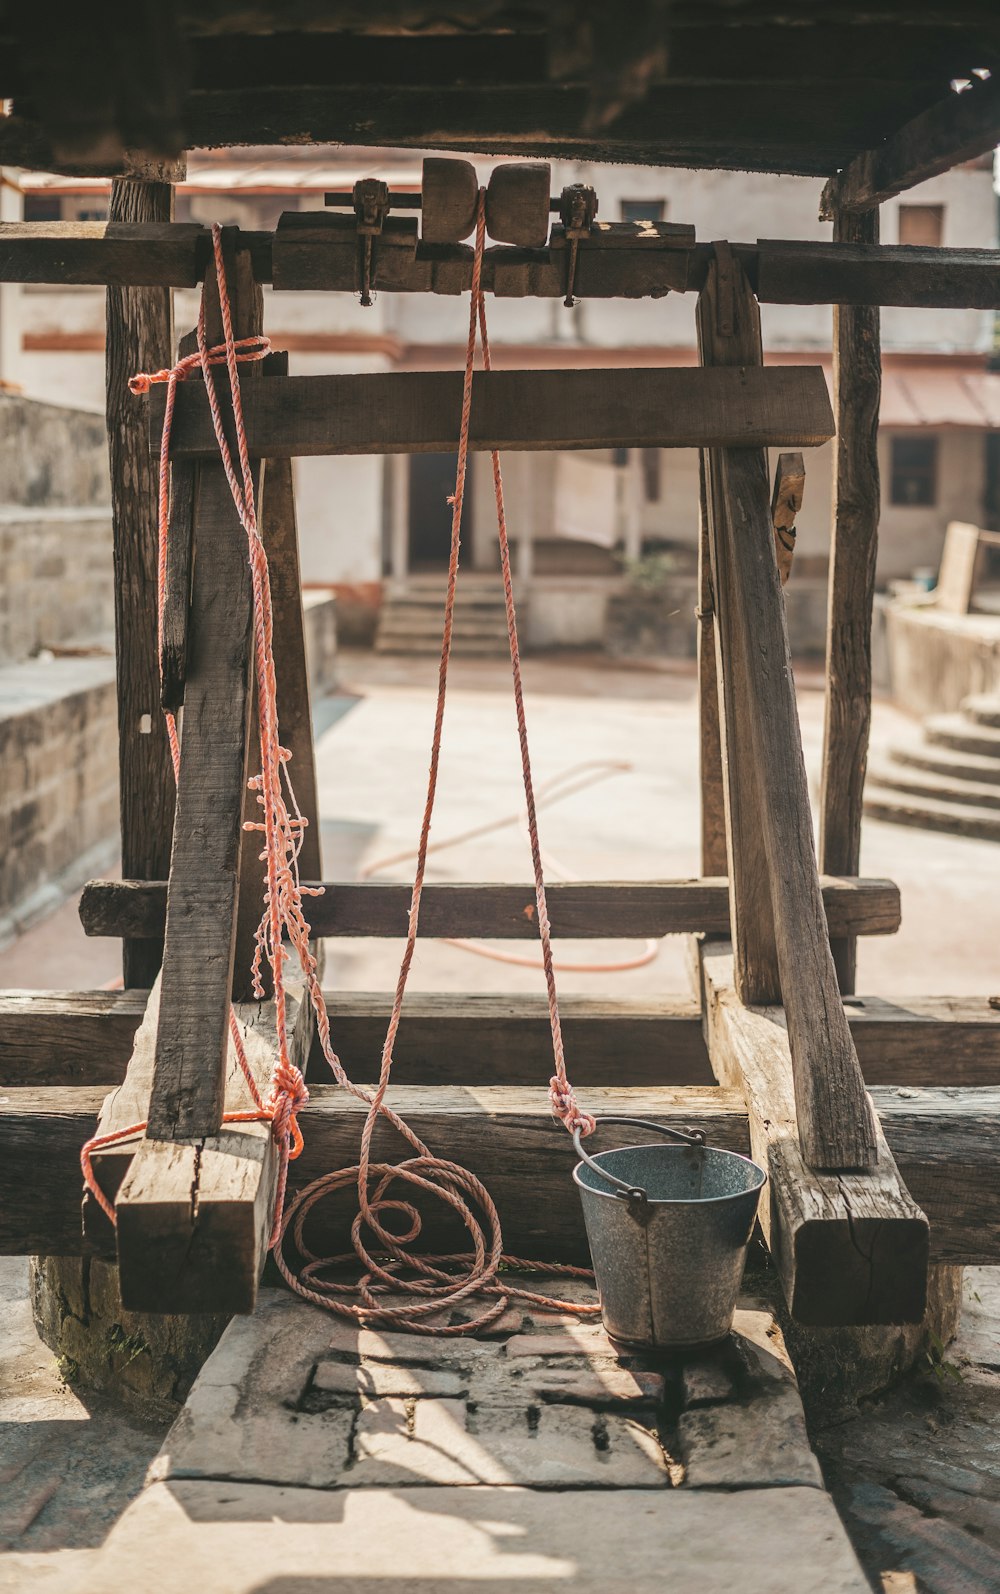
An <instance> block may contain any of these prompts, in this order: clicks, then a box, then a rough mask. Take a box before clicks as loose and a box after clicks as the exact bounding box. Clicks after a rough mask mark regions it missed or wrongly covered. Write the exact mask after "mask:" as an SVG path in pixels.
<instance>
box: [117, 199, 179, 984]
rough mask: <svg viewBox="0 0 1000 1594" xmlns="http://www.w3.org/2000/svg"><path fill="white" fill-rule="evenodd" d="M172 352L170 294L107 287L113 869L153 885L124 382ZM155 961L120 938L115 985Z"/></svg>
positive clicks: (143, 512) (159, 823)
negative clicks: (115, 814) (117, 840)
mask: <svg viewBox="0 0 1000 1594" xmlns="http://www.w3.org/2000/svg"><path fill="white" fill-rule="evenodd" d="M172 216H173V188H172V187H171V185H170V184H169V183H152V182H130V181H127V180H124V179H119V180H117V181H115V182H114V183H113V184H112V186H111V201H110V207H109V211H108V218H109V223H110V224H111V225H112V226H113V225H114V224H115V223H119V222H132V223H135V222H141V223H158V224H162V223H165V222H169V221H170V220H171V218H172ZM172 351H173V336H172V332H171V312H170V289H169V288H166V287H142V288H129V287H118V286H115V287H109V288H108V292H107V356H106V366H107V370H106V378H107V421H108V447H109V451H110V459H111V512H112V522H113V527H114V565H115V651H116V658H117V675H118V767H119V807H120V812H121V831H122V869H123V871H124V873H125V874H126V876H135V877H136V878H137V879H140V880H162V879H163V877H164V875H165V874H166V871H167V868H168V866H169V863H170V838H171V835H172V832H173V822H174V776H173V770H172V769H171V767H170V748H169V745H168V743H167V735H166V729H165V727H164V724H163V716H162V714H161V713H160V683H159V679H158V661H157V652H156V640H155V639H156V558H157V554H156V543H157V539H156V524H157V466H156V462H155V461H154V460H152V459H151V458H150V454H149V440H148V420H147V416H146V410H147V405H146V403H145V402H144V401H143V400H142V399H138V398H134V397H133V396H132V394H131V393H130V392H129V390H128V381H129V378H130V377H131V376H134V375H135V373H136V372H137V371H159V370H161V369H162V368H163V367H164V366H167V365H169V364H170V361H171V358H172ZM162 956H163V943H162V939H160V940H157V939H153V940H148V941H131V940H126V941H125V942H124V943H123V945H122V968H123V975H124V980H125V984H126V985H127V986H129V985H150V984H151V983H152V981H153V979H154V977H155V975H156V972H157V970H158V969H159V967H160V962H161V959H162Z"/></svg>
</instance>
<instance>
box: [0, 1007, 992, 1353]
mask: <svg viewBox="0 0 1000 1594" xmlns="http://www.w3.org/2000/svg"><path fill="white" fill-rule="evenodd" d="M748 1016H749V1017H751V1018H756V1017H757V1016H758V1015H753V1014H751V1015H748ZM764 1022H766V1020H765V1021H764ZM772 1027H774V1026H772ZM6 1095H7V1098H8V1099H7V1100H6V1101H5V1103H4V1105H3V1110H2V1112H0V1253H6V1254H10V1253H13V1254H20V1255H24V1254H30V1253H32V1252H42V1253H46V1252H47V1253H49V1254H50V1255H65V1256H71V1255H74V1254H78V1253H79V1250H80V1244H81V1241H80V1218H79V1212H80V1207H79V1151H80V1145H81V1143H82V1141H83V1140H84V1139H85V1138H86V1137H87V1135H88V1134H90V1133H91V1132H92V1129H93V1121H94V1114H95V1112H96V1111H97V1108H98V1107H99V1105H100V1096H101V1093H100V1091H98V1090H95V1089H93V1088H90V1087H78V1088H76V1089H73V1090H58V1089H38V1088H31V1089H27V1090H22V1091H9V1092H7V1093H6ZM873 1099H874V1101H875V1103H876V1106H877V1108H878V1111H879V1114H880V1117H881V1120H882V1123H883V1127H884V1129H885V1133H886V1138H887V1140H888V1143H889V1145H890V1147H892V1148H893V1150H894V1152H895V1155H896V1156H897V1158H898V1161H899V1171H900V1173H901V1175H902V1176H903V1177H904V1178H905V1179H906V1180H907V1182H908V1183H909V1184H910V1185H911V1186H912V1188H913V1189H914V1190H915V1191H916V1190H918V1189H920V1190H921V1199H922V1200H923V1201H924V1202H925V1204H926V1209H927V1212H928V1216H929V1218H930V1224H931V1257H932V1259H934V1260H940V1261H949V1262H955V1263H970V1264H991V1263H996V1262H997V1260H998V1259H1000V1181H998V1179H997V1171H996V1145H997V1138H998V1135H1000V1090H998V1089H981V1090H978V1091H968V1090H959V1091H954V1090H943V1089H941V1090H928V1091H917V1090H911V1091H907V1093H906V1094H905V1095H900V1094H899V1093H898V1092H897V1091H896V1090H893V1089H890V1090H876V1091H874V1092H873ZM388 1100H389V1103H390V1105H391V1106H393V1107H394V1108H395V1109H396V1110H397V1111H400V1112H402V1113H403V1114H404V1115H405V1117H406V1119H407V1121H408V1122H409V1123H410V1124H412V1126H413V1128H414V1129H415V1130H416V1131H417V1133H418V1134H419V1135H421V1136H422V1137H423V1138H424V1139H425V1141H426V1142H427V1143H428V1144H429V1145H430V1146H431V1147H433V1148H434V1149H435V1150H440V1151H442V1152H446V1153H447V1155H449V1156H450V1157H452V1158H453V1159H454V1160H455V1161H457V1162H460V1163H462V1164H464V1166H466V1167H468V1168H471V1169H472V1170H473V1171H474V1172H475V1173H477V1174H478V1175H479V1176H480V1177H482V1178H483V1179H484V1180H485V1182H486V1184H487V1186H488V1187H489V1189H490V1191H491V1193H492V1195H493V1196H494V1198H495V1199H496V1201H497V1204H498V1207H499V1209H500V1214H501V1219H502V1221H503V1225H504V1241H505V1244H506V1245H507V1247H508V1249H509V1250H511V1251H513V1252H514V1253H516V1254H519V1255H522V1256H535V1257H539V1258H542V1257H549V1258H556V1259H560V1260H563V1261H573V1260H577V1261H584V1260H586V1242H585V1239H584V1231H583V1221H582V1217H581V1213H580V1204H579V1198H578V1196H577V1192H576V1189H575V1188H574V1186H573V1183H572V1180H571V1178H570V1174H571V1170H572V1167H573V1162H574V1154H573V1147H572V1144H571V1142H570V1139H569V1136H568V1135H567V1134H566V1133H565V1131H564V1130H562V1129H561V1128H560V1126H559V1125H558V1124H554V1123H553V1120H552V1114H551V1109H550V1106H549V1100H548V1091H547V1089H546V1088H545V1087H544V1086H542V1087H538V1088H535V1089H524V1088H504V1087H497V1086H492V1087H491V1086H464V1087H459V1086H456V1087H454V1088H448V1087H445V1086H441V1085H430V1086H419V1085H415V1086H403V1085H400V1086H393V1087H392V1088H391V1089H390V1091H389V1096H388ZM584 1100H585V1105H586V1106H587V1107H588V1108H590V1109H592V1110H593V1111H595V1112H596V1113H598V1114H599V1115H600V1114H602V1113H606V1114H611V1113H625V1114H630V1115H633V1116H635V1117H648V1118H652V1119H654V1120H659V1121H660V1122H661V1123H667V1124H671V1123H672V1124H674V1125H675V1126H676V1127H678V1128H683V1127H684V1126H691V1127H693V1128H701V1129H704V1131H705V1133H706V1135H707V1136H708V1139H709V1141H710V1143H711V1144H712V1145H717V1146H724V1147H728V1148H730V1149H732V1150H734V1151H742V1152H744V1153H745V1152H747V1151H748V1149H749V1148H750V1141H749V1136H748V1129H747V1118H746V1110H745V1108H744V1104H743V1101H742V1098H741V1096H740V1094H739V1092H737V1091H735V1090H729V1089H720V1088H718V1087H715V1086H711V1087H708V1088H706V1089H690V1088H689V1089H670V1088H658V1089H653V1088H650V1087H643V1088H638V1089H631V1090H629V1089H617V1088H605V1089H599V1088H597V1087H596V1086H595V1087H592V1088H590V1089H588V1091H587V1092H586V1096H585V1098H584ZM363 1116H364V1108H363V1106H362V1104H360V1103H355V1102H354V1101H353V1100H352V1099H351V1098H349V1097H347V1096H345V1094H344V1092H343V1091H342V1090H340V1089H338V1088H337V1087H335V1086H323V1085H317V1086H314V1087H313V1088H312V1091H311V1099H310V1102H309V1105H308V1106H307V1107H306V1108H305V1109H304V1112H303V1114H302V1129H303V1133H304V1136H305V1150H304V1152H303V1154H302V1156H301V1157H300V1158H299V1160H298V1161H297V1162H294V1163H292V1165H291V1176H292V1184H291V1187H292V1189H293V1190H294V1189H296V1188H301V1186H302V1185H304V1184H306V1183H308V1181H309V1180H311V1179H314V1178H316V1177H317V1176H319V1175H320V1174H323V1173H327V1172H329V1170H330V1169H331V1168H335V1167H344V1166H345V1165H348V1164H350V1163H353V1162H354V1161H355V1160H356V1158H357V1148H358V1139H359V1135H360V1132H361V1123H362V1119H363ZM613 1133H618V1131H617V1130H615V1131H611V1130H609V1131H607V1135H606V1137H604V1138H603V1139H602V1144H606V1145H611V1144H613V1143H614V1142H613V1140H612V1138H611V1137H612V1134H613ZM791 1144H792V1145H794V1137H792V1140H791ZM374 1155H375V1156H376V1157H377V1158H378V1157H382V1156H386V1157H396V1156H398V1155H399V1139H398V1136H397V1135H396V1134H395V1133H394V1131H392V1130H389V1129H385V1128H382V1127H380V1128H379V1129H378V1130H377V1131H376V1135H375V1141H374ZM772 1177H773V1175H772ZM825 1184H827V1185H830V1186H835V1187H836V1188H837V1189H838V1190H841V1191H842V1190H844V1189H847V1190H851V1189H852V1185H851V1183H850V1182H848V1181H845V1180H843V1179H841V1180H826V1181H825ZM850 1199H851V1200H852V1201H853V1199H854V1198H853V1194H852V1195H851V1197H850ZM834 1200H836V1201H837V1202H838V1206H837V1209H836V1210H838V1211H839V1212H840V1214H841V1216H842V1215H843V1213H844V1211H845V1209H846V1205H847V1200H848V1196H846V1195H841V1196H839V1197H836V1196H831V1201H834ZM764 1208H765V1204H763V1203H762V1215H763V1216H764V1217H765V1219H766V1217H767V1214H766V1212H765V1210H764ZM425 1210H426V1219H425V1228H424V1234H423V1237H424V1240H425V1241H426V1243H427V1244H428V1245H429V1246H437V1245H438V1244H440V1245H441V1246H442V1248H443V1249H461V1250H464V1249H466V1243H467V1242H466V1241H465V1240H464V1239H463V1234H462V1233H460V1232H456V1230H455V1229H454V1228H452V1227H451V1226H450V1225H449V1223H448V1221H447V1219H445V1218H444V1217H443V1209H442V1208H441V1207H440V1206H439V1205H438V1203H428V1204H427V1207H426V1209H425ZM826 1210H827V1208H826V1206H825V1205H824V1206H823V1207H821V1208H820V1211H826ZM352 1214H353V1207H352V1206H351V1205H350V1203H349V1201H348V1200H347V1199H346V1198H345V1200H344V1202H343V1204H342V1205H341V1204H340V1203H339V1202H337V1203H331V1204H330V1207H329V1208H328V1209H327V1211H326V1212H325V1213H321V1215H320V1218H319V1219H318V1221H317V1222H316V1224H315V1226H314V1228H312V1229H311V1230H310V1232H311V1233H312V1235H313V1237H314V1239H315V1242H316V1246H317V1249H318V1250H320V1251H322V1250H323V1249H324V1248H326V1249H328V1250H329V1251H336V1250H344V1249H346V1248H347V1245H348V1243H349V1242H348V1240H347V1224H348V1223H349V1222H350V1217H351V1215H352ZM864 1221H865V1219H864V1215H863V1212H861V1213H859V1217H858V1222H860V1223H862V1224H864ZM917 1226H918V1227H919V1224H918V1225H917ZM836 1227H837V1223H836V1222H835V1221H830V1220H828V1219H826V1218H824V1217H822V1216H820V1215H819V1212H817V1213H816V1215H815V1217H814V1220H813V1222H812V1228H813V1230H817V1229H821V1230H822V1231H823V1232H822V1233H821V1234H819V1235H815V1234H814V1235H812V1236H810V1238H815V1239H816V1240H817V1243H819V1242H820V1241H822V1243H823V1245H824V1246H825V1245H826V1244H827V1243H828V1242H827V1231H829V1230H834V1229H836ZM862 1232H865V1231H864V1230H862ZM924 1232H925V1233H926V1231H924ZM879 1255H881V1248H880V1249H879ZM807 1265H809V1266H810V1267H812V1266H813V1263H812V1260H811V1258H810V1255H809V1254H808V1252H807V1251H806V1247H805V1245H803V1247H802V1254H801V1255H800V1257H799V1274H800V1278H801V1279H802V1280H804V1278H805V1274H804V1272H803V1271H802V1270H803V1269H804V1268H805V1267H806V1266H807ZM841 1266H842V1267H843V1268H844V1270H845V1272H844V1277H845V1279H846V1278H848V1277H849V1276H852V1275H851V1274H850V1273H849V1272H848V1270H849V1269H852V1268H853V1277H854V1279H855V1281H856V1283H858V1290H857V1292H856V1294H855V1297H854V1300H853V1301H852V1300H849V1299H847V1298H846V1297H845V1298H843V1299H842V1298H841V1296H840V1290H839V1280H840V1277H841V1275H840V1273H838V1272H836V1271H831V1272H830V1273H829V1274H828V1276H827V1279H826V1288H825V1290H824V1291H823V1294H822V1298H821V1299H820V1301H819V1306H821V1307H825V1304H826V1302H827V1301H829V1302H830V1319H829V1320H830V1321H831V1322H835V1321H840V1322H843V1321H845V1308H849V1307H851V1306H853V1305H856V1304H857V1303H858V1301H859V1299H860V1298H861V1297H862V1296H863V1293H864V1291H863V1285H862V1284H861V1283H860V1281H859V1274H861V1273H864V1272H865V1271H866V1269H865V1266H864V1261H863V1258H861V1257H860V1255H859V1253H858V1252H857V1251H855V1252H854V1256H853V1258H852V1257H851V1255H850V1254H849V1253H846V1252H845V1254H843V1255H842V1256H841V1255H840V1254H839V1253H838V1257H837V1267H838V1268H840V1267H841ZM900 1271H902V1266H900ZM885 1276H886V1275H885V1274H884V1273H883V1274H882V1275H881V1277H882V1278H883V1279H884V1278H885ZM803 1304H805V1298H804V1297H803ZM902 1304H903V1298H902V1295H900V1296H899V1297H898V1298H897V1299H896V1300H895V1301H894V1302H893V1303H892V1309H893V1310H896V1311H898V1310H899V1309H900V1308H901V1306H902ZM860 1310H862V1311H864V1312H865V1313H866V1315H867V1312H868V1310H869V1309H868V1305H867V1299H866V1298H864V1299H861V1305H860Z"/></svg>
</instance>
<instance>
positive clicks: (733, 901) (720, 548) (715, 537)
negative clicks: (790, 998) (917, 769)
mask: <svg viewBox="0 0 1000 1594" xmlns="http://www.w3.org/2000/svg"><path fill="white" fill-rule="evenodd" d="M737 273H739V277H738V280H737ZM698 343H699V349H700V353H701V360H702V364H703V365H706V366H714V365H724V366H738V367H740V368H747V367H751V368H752V367H754V366H757V365H760V364H762V362H763V353H762V349H761V339H760V313H759V311H758V309H757V304H756V301H755V300H754V297H753V295H752V294H751V293H750V291H749V288H748V287H747V286H746V279H745V277H744V276H743V272H742V269H741V267H740V266H739V263H738V262H737V261H736V260H734V258H733V255H732V253H731V251H729V250H728V248H726V246H724V245H719V264H718V265H717V266H716V267H713V268H712V269H711V270H710V272H709V277H708V283H707V285H706V288H705V292H704V294H703V295H702V298H701V300H700V301H699V319H698ZM753 457H755V458H757V459H758V460H759V461H761V462H762V458H763V456H753ZM702 460H703V476H702V484H703V487H704V526H705V537H706V541H707V544H708V549H709V560H708V565H707V567H706V564H705V561H704V560H702V563H701V582H700V585H701V587H702V589H703V588H704V583H705V579H706V577H707V576H710V579H711V590H712V611H713V615H714V620H713V626H712V630H713V633H714V642H715V662H714V666H713V668H712V669H711V671H710V670H709V667H708V665H707V663H705V662H704V661H703V667H702V670H701V679H702V681H703V682H705V683H706V684H707V680H708V676H709V674H711V675H714V678H715V681H716V686H717V698H718V736H719V748H720V752H719V756H720V758H721V767H722V790H723V797H724V813H725V852H726V855H727V857H728V859H729V869H728V874H729V911H730V919H731V924H732V936H733V942H734V945H735V947H736V983H737V989H738V990H739V992H740V995H741V996H742V998H743V1000H744V1001H745V1002H779V1001H780V1000H781V978H780V975H779V972H778V953H777V948H776V946H775V939H774V915H773V912H772V908H771V888H770V884H769V882H768V866H767V858H766V856H765V854H764V849H763V847H762V846H761V836H762V834H763V816H762V815H761V813H760V812H759V809H760V802H761V798H760V792H759V790H758V788H757V784H756V781H755V778H754V760H753V752H752V748H751V745H750V728H749V724H748V722H747V720H746V717H745V716H744V715H743V714H742V713H741V712H740V710H739V708H738V706H737V701H736V680H737V671H738V666H737V664H736V649H737V641H736V626H737V623H738V618H739V617H738V614H737V610H738V608H739V606H740V604H741V603H742V602H743V597H742V594H741V593H740V591H739V586H738V581H737V577H736V575H735V573H734V572H733V571H732V569H731V568H730V553H729V542H730V537H729V536H728V535H726V534H725V533H724V528H723V526H722V524H721V522H722V521H723V520H724V519H726V518H728V515H729V509H730V506H729V505H728V503H727V500H726V494H725V489H724V486H723V483H722V475H721V472H722V456H721V451H720V450H718V449H709V450H703V452H702ZM762 468H766V467H763V466H762ZM712 734H714V732H713V733H712ZM702 756H703V758H705V757H714V752H710V751H709V750H708V749H706V746H705V743H704V741H703V744H702ZM709 797H710V800H711V801H713V802H714V803H715V805H716V817H715V820H714V822H715V823H717V808H718V787H717V786H716V787H715V789H714V792H713V789H712V787H711V786H710V787H709ZM715 846H718V847H719V848H720V850H721V847H722V843H721V841H719V840H718V838H716V840H715V841H713V848H714V847H715Z"/></svg>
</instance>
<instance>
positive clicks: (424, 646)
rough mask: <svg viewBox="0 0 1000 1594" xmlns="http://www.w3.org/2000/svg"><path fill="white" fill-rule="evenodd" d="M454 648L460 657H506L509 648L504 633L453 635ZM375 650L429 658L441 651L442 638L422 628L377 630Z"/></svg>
mask: <svg viewBox="0 0 1000 1594" xmlns="http://www.w3.org/2000/svg"><path fill="white" fill-rule="evenodd" d="M453 648H454V652H455V653H456V654H458V656H459V657H461V658H469V657H472V656H474V657H476V658H489V659H502V658H506V656H507V652H508V645H507V633H506V632H504V635H503V637H502V638H501V637H480V636H455V637H454V638H453ZM375 651H376V653H420V654H426V655H427V657H428V658H430V657H432V656H433V657H436V656H437V654H439V653H440V651H441V638H440V637H433V636H430V635H428V634H426V633H424V632H420V631H414V632H407V631H388V632H382V631H381V630H380V631H379V633H378V635H377V636H376V638H375Z"/></svg>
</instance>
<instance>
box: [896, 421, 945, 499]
mask: <svg viewBox="0 0 1000 1594" xmlns="http://www.w3.org/2000/svg"><path fill="white" fill-rule="evenodd" d="M890 447H891V454H892V480H891V487H890V502H891V503H893V504H899V505H901V506H904V507H909V508H917V507H921V506H923V507H926V506H927V505H930V504H936V503H937V462H938V440H937V438H936V437H894V438H893V439H892V442H891V445H890Z"/></svg>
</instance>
